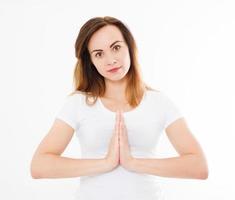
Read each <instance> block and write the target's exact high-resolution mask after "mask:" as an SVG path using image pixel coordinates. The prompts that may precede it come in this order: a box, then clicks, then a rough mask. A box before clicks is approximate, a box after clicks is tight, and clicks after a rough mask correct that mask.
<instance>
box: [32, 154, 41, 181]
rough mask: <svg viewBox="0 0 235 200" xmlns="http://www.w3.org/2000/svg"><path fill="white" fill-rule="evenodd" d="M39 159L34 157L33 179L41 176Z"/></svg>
mask: <svg viewBox="0 0 235 200" xmlns="http://www.w3.org/2000/svg"><path fill="white" fill-rule="evenodd" d="M40 166H41V165H40V163H39V160H38V159H36V158H33V160H32V161H31V165H30V175H31V177H32V178H33V179H40V178H42V176H41V167H40Z"/></svg>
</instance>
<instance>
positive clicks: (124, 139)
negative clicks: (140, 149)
mask: <svg viewBox="0 0 235 200" xmlns="http://www.w3.org/2000/svg"><path fill="white" fill-rule="evenodd" d="M119 115H120V117H119V119H120V123H119V146H120V164H121V165H122V166H123V167H124V168H126V169H127V170H131V167H132V164H133V160H134V158H133V157H132V155H131V151H130V145H129V141H128V134H127V128H126V125H125V121H124V117H123V114H122V111H121V112H119Z"/></svg>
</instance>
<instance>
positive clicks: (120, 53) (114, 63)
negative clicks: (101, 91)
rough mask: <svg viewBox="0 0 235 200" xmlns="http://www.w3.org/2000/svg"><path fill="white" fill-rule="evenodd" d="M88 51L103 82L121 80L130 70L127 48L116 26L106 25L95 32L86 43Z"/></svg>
mask: <svg viewBox="0 0 235 200" xmlns="http://www.w3.org/2000/svg"><path fill="white" fill-rule="evenodd" d="M88 51H89V53H90V57H91V61H92V63H93V64H94V66H95V67H96V69H97V71H98V72H99V73H100V74H101V75H102V76H103V77H104V78H105V80H112V81H117V80H121V79H123V78H124V77H125V75H126V74H127V72H128V70H129V68H130V55H129V50H128V46H127V44H126V42H125V40H124V38H123V36H122V33H121V31H120V30H119V29H118V28H117V27H116V26H113V25H107V26H104V27H102V28H101V29H99V30H98V31H96V32H95V33H94V34H93V35H92V37H91V39H90V41H89V43H88ZM114 68H115V69H114ZM111 69H114V70H111ZM110 70H111V71H110Z"/></svg>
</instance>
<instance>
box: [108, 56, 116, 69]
mask: <svg viewBox="0 0 235 200" xmlns="http://www.w3.org/2000/svg"><path fill="white" fill-rule="evenodd" d="M116 63H117V60H116V59H115V58H114V56H113V55H111V54H107V55H106V65H111V66H112V65H115V64H116Z"/></svg>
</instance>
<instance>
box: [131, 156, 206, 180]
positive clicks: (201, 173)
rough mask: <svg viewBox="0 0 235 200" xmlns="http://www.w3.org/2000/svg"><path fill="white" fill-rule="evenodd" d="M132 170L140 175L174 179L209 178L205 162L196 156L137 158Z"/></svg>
mask: <svg viewBox="0 0 235 200" xmlns="http://www.w3.org/2000/svg"><path fill="white" fill-rule="evenodd" d="M132 169H133V171H135V172H138V173H147V174H151V175H157V176H163V177H172V178H194V179H206V178H207V176H208V170H207V165H206V163H205V160H204V159H203V158H202V157H201V156H198V155H196V154H188V155H182V156H179V157H172V158H161V159H143V158H135V159H134V161H133V164H132Z"/></svg>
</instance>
